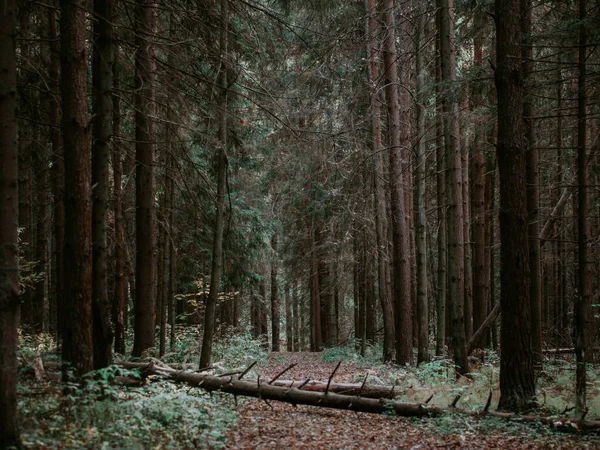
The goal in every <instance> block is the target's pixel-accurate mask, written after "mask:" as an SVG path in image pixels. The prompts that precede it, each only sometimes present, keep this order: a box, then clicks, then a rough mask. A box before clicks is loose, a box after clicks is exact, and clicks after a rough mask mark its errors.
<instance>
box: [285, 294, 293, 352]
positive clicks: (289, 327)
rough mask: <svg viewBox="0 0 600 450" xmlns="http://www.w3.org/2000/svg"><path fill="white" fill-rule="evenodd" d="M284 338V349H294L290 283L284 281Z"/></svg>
mask: <svg viewBox="0 0 600 450" xmlns="http://www.w3.org/2000/svg"><path fill="white" fill-rule="evenodd" d="M284 291H285V339H286V350H287V351H288V352H291V351H294V327H293V325H294V319H293V315H292V296H291V295H290V285H289V284H287V283H286V285H285V288H284Z"/></svg>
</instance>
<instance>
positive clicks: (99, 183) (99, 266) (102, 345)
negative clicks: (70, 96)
mask: <svg viewBox="0 0 600 450" xmlns="http://www.w3.org/2000/svg"><path fill="white" fill-rule="evenodd" d="M94 13H95V15H96V20H95V21H94V55H93V63H92V108H93V111H94V123H93V142H94V144H93V147H92V184H93V186H94V188H93V191H92V196H93V205H92V252H93V253H92V314H93V320H94V335H93V336H94V368H95V369H101V368H103V367H107V366H108V365H110V364H111V362H112V342H113V330H112V326H111V323H110V307H109V301H108V285H107V284H108V263H107V251H108V249H107V246H108V242H107V238H108V233H107V229H108V187H109V180H108V165H109V161H110V137H111V134H112V132H113V127H112V124H111V120H112V119H113V114H112V106H113V99H112V80H113V60H114V44H113V30H112V28H113V23H114V22H115V18H116V15H115V1H114V0H95V1H94Z"/></svg>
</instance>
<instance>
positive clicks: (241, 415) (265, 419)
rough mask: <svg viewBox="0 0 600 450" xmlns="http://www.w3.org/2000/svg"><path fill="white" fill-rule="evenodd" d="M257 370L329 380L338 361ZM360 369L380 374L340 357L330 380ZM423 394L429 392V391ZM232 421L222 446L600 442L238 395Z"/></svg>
mask: <svg viewBox="0 0 600 450" xmlns="http://www.w3.org/2000/svg"><path fill="white" fill-rule="evenodd" d="M267 361H268V362H267V363H266V364H264V365H263V366H262V367H261V369H260V374H261V376H262V377H264V378H265V379H269V378H270V377H273V376H275V375H277V374H278V373H279V372H281V371H282V370H283V369H285V368H286V367H287V366H289V365H290V364H292V363H296V364H297V366H296V367H294V368H293V369H291V370H290V371H289V372H288V373H286V375H285V377H284V378H286V379H294V380H305V379H306V378H310V379H313V380H324V381H326V380H327V379H329V376H330V375H331V373H332V371H333V370H334V368H335V366H336V363H337V362H336V361H331V362H326V361H325V360H324V358H323V355H322V354H321V353H272V354H270V355H269V357H268V359H267ZM365 373H369V375H370V379H374V380H377V379H378V376H379V377H381V376H382V374H381V373H374V371H373V369H372V368H369V367H366V366H364V365H363V366H361V364H360V363H357V362H349V363H343V364H342V365H341V366H340V368H339V369H338V371H337V372H336V375H335V377H334V379H333V381H335V382H340V383H343V382H356V381H357V380H358V379H360V377H361V376H364V374H365ZM427 394H428V393H427ZM236 415H237V420H236V424H235V425H234V427H233V428H232V429H231V430H230V431H229V432H228V433H226V440H225V445H226V447H227V448H232V449H233V448H235V449H296V448H317V449H321V448H323V449H362V448H369V449H436V448H450V449H452V448H469V449H471V448H472V449H494V448H501V449H537V448H552V449H559V448H560V449H562V448H565V449H575V448H576V449H580V448H581V449H583V448H590V449H592V448H600V438H599V437H597V436H589V435H578V434H566V433H564V432H555V431H553V430H550V429H549V428H548V427H546V426H543V425H524V424H521V423H515V422H509V421H504V420H500V419H495V418H491V417H486V418H481V419H473V418H467V417H465V416H462V415H460V414H449V415H448V416H444V417H440V418H424V419H417V418H399V417H391V416H381V415H375V414H368V413H355V412H351V411H340V410H333V409H326V408H319V407H313V406H303V405H299V406H297V407H294V406H292V405H289V404H283V403H277V402H270V403H266V402H264V401H260V400H255V399H244V400H242V401H240V402H239V403H238V406H237V408H236Z"/></svg>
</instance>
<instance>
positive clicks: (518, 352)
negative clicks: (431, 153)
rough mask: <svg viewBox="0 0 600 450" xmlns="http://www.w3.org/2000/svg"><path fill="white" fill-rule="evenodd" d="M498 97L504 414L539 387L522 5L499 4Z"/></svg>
mask: <svg viewBox="0 0 600 450" xmlns="http://www.w3.org/2000/svg"><path fill="white" fill-rule="evenodd" d="M495 19H496V58H497V65H496V77H495V79H496V92H497V97H498V145H497V155H498V169H499V173H500V240H501V242H502V247H501V250H500V261H501V268H500V279H501V286H502V291H501V297H500V302H501V308H502V329H501V336H500V340H501V344H500V345H501V347H502V356H501V360H500V391H501V396H500V403H499V405H498V407H499V408H500V409H503V410H511V411H519V410H523V409H526V408H529V407H530V406H531V402H532V401H533V398H534V395H535V381H534V371H533V360H532V357H533V355H532V350H531V319H530V302H529V292H530V291H529V289H530V286H529V273H530V272H529V250H528V245H527V241H528V235H527V175H526V167H525V165H526V155H525V149H526V147H525V141H524V128H523V99H524V84H523V66H522V57H521V38H522V33H521V22H520V0H496V10H495Z"/></svg>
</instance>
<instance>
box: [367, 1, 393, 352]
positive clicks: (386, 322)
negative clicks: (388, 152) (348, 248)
mask: <svg viewBox="0 0 600 450" xmlns="http://www.w3.org/2000/svg"><path fill="white" fill-rule="evenodd" d="M365 9H366V11H367V15H368V16H367V24H366V28H367V29H366V35H367V55H368V58H369V66H368V82H369V87H370V102H371V152H372V155H373V158H374V160H375V170H374V172H373V182H374V188H373V189H374V195H375V231H376V235H377V279H378V294H379V301H380V302H381V310H382V311H383V360H384V361H391V360H392V358H393V356H394V335H395V332H394V308H393V305H392V299H391V298H390V297H389V296H388V290H387V284H386V273H385V267H386V264H387V235H386V229H387V217H386V210H385V192H384V190H383V155H382V153H381V149H382V143H381V106H380V99H379V89H378V86H377V83H378V82H379V48H378V42H377V35H378V33H379V31H380V28H379V25H378V24H377V17H376V14H377V1H376V0H365Z"/></svg>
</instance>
